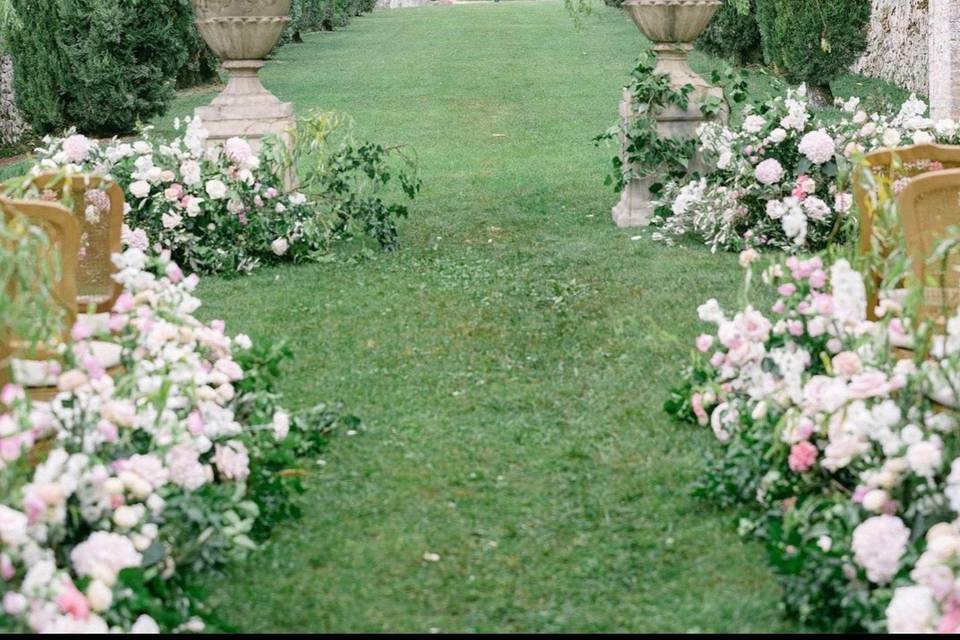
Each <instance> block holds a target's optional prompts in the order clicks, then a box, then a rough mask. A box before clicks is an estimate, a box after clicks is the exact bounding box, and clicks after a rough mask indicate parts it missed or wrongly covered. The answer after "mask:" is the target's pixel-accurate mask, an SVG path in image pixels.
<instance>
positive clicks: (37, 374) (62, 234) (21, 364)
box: [0, 198, 80, 400]
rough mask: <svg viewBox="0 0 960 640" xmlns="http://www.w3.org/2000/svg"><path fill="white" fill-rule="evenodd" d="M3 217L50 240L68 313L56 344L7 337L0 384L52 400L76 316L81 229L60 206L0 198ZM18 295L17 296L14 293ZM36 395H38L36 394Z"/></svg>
mask: <svg viewBox="0 0 960 640" xmlns="http://www.w3.org/2000/svg"><path fill="white" fill-rule="evenodd" d="M0 213H2V214H3V215H4V216H5V217H6V219H7V220H15V219H16V218H17V216H22V218H23V219H24V220H26V221H27V222H28V223H29V224H31V225H35V226H37V227H39V228H41V229H42V230H43V231H44V232H45V234H46V235H47V237H48V238H49V240H50V247H51V252H50V256H49V259H50V260H58V261H59V265H58V269H56V270H55V272H56V273H57V275H58V279H57V280H56V281H55V282H53V283H51V284H52V297H53V299H54V301H55V303H56V304H57V305H58V306H60V307H61V308H62V309H63V310H64V311H65V312H66V318H65V322H64V326H63V330H62V335H61V336H59V338H58V339H56V340H54V341H53V344H38V345H31V344H28V343H27V342H26V341H24V340H23V339H22V338H21V337H18V336H10V335H7V336H6V337H5V338H4V339H3V340H2V342H3V344H2V346H0V352H2V353H3V355H4V356H5V359H6V362H3V363H2V365H0V382H2V383H6V382H11V381H13V382H17V383H18V384H22V385H23V386H25V387H29V388H31V397H33V398H36V399H40V400H43V399H49V398H50V397H52V396H53V395H55V394H56V376H55V375H54V374H53V372H54V371H56V368H55V367H53V366H52V363H53V362H55V361H56V358H59V354H57V353H56V347H57V344H59V343H62V342H65V341H67V340H69V338H70V329H71V327H72V325H73V322H74V321H75V319H76V315H77V306H76V305H77V302H76V300H77V285H76V264H77V255H78V254H79V250H80V227H79V224H78V223H77V220H76V219H75V218H74V216H73V214H71V213H70V211H68V210H67V209H66V208H64V207H62V206H60V205H59V204H55V203H51V202H40V201H34V200H7V199H5V198H0ZM11 293H12V294H13V295H16V292H15V291H13V292H11ZM34 392H35V393H34Z"/></svg>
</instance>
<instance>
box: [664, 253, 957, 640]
mask: <svg viewBox="0 0 960 640" xmlns="http://www.w3.org/2000/svg"><path fill="white" fill-rule="evenodd" d="M892 259H893V260H895V261H896V260H898V258H896V257H894V258H892ZM756 260H757V253H756V251H755V250H753V249H748V250H745V251H744V252H743V253H742V254H741V264H742V265H743V266H744V267H745V268H746V272H747V289H745V292H746V291H749V283H750V280H751V278H752V273H753V270H754V268H755V261H756ZM763 282H764V284H765V285H766V286H767V287H769V288H770V289H772V290H773V291H774V292H775V293H776V298H775V301H774V302H773V304H772V306H771V307H770V309H769V310H768V311H762V310H761V309H759V308H755V307H754V306H752V305H751V304H749V303H748V302H747V298H749V297H750V296H749V293H745V294H744V298H745V299H744V301H742V303H741V305H740V306H739V310H738V311H736V312H735V313H727V312H725V311H724V310H723V309H722V308H721V307H720V305H719V304H718V303H717V301H716V300H710V301H708V302H707V303H706V304H704V305H702V306H701V307H700V308H699V315H700V319H701V320H702V321H704V322H707V323H711V324H713V325H715V331H712V332H710V333H704V334H703V335H701V336H700V337H699V338H697V340H696V350H695V354H696V355H695V359H694V364H693V366H692V368H691V369H690V370H689V371H688V374H687V375H686V376H685V380H684V383H683V384H682V385H681V386H680V387H679V388H677V389H676V390H675V391H674V393H673V396H672V398H671V399H670V400H669V401H668V402H667V410H668V411H670V412H671V413H673V414H674V415H676V416H678V417H681V418H683V419H687V420H690V421H693V422H696V423H699V424H701V425H703V426H706V427H709V428H711V429H712V430H713V432H714V433H715V434H716V437H717V439H718V440H719V441H720V442H721V443H722V446H721V448H720V451H719V453H716V454H714V455H712V456H711V460H710V463H709V465H708V470H707V472H706V473H705V474H704V476H703V478H702V479H701V480H700V481H699V482H698V484H697V487H696V489H695V491H696V492H697V493H698V494H699V495H701V496H703V497H705V498H708V499H710V500H713V501H715V502H717V503H719V504H722V505H728V506H729V505H741V506H742V507H745V508H746V511H745V513H744V514H743V516H742V518H741V521H740V530H741V533H742V534H744V535H746V536H752V537H755V538H758V539H760V540H763V541H764V542H765V543H766V544H767V546H768V548H769V551H770V557H771V559H772V562H773V564H774V566H775V568H776V569H777V571H778V573H779V574H780V576H781V577H782V581H783V587H784V604H785V606H786V609H787V611H788V612H789V613H791V614H792V615H794V616H796V617H798V618H800V619H801V620H802V621H803V622H804V623H806V624H808V625H811V626H813V627H817V628H821V629H825V630H833V631H839V630H869V631H881V630H884V629H886V630H889V631H893V632H903V631H917V632H920V631H942V632H955V631H960V586H958V585H960V582H958V581H957V578H958V577H960V574H958V573H957V572H958V571H960V529H958V522H960V521H958V520H957V516H958V514H960V437H958V425H960V420H958V417H960V416H958V414H957V411H956V410H955V407H957V406H958V402H957V398H958V397H960V396H958V394H957V390H958V389H960V315H957V316H956V317H954V318H952V319H951V320H950V321H949V323H948V325H947V334H946V336H945V339H944V340H933V339H932V337H931V334H930V332H929V326H928V325H923V324H921V323H912V322H911V321H910V317H912V316H911V314H910V313H909V312H908V311H906V309H905V306H906V307H909V303H907V302H903V303H901V302H895V301H893V300H892V299H890V298H889V297H887V296H883V295H881V297H880V302H879V305H878V308H877V315H878V316H879V317H880V318H881V319H880V320H878V321H868V320H867V319H866V317H867V315H866V311H867V295H866V286H865V283H864V279H863V278H862V277H861V274H860V272H859V271H858V270H857V269H855V268H854V266H852V265H851V262H849V261H848V260H847V259H842V258H834V259H830V258H825V257H820V256H814V257H810V258H800V257H796V256H793V257H788V258H786V260H785V261H783V260H781V261H777V262H775V263H774V264H773V265H772V266H770V267H769V268H767V269H765V270H764V271H763ZM894 344H899V345H903V344H912V345H914V346H915V347H916V348H917V351H916V356H915V357H912V358H911V357H909V356H904V355H901V356H899V357H898V356H897V355H896V351H895V350H894V349H893V348H892V345H894ZM924 345H926V346H924ZM931 345H936V346H931ZM928 353H929V354H935V357H931V358H929V359H928V358H926V357H925V356H927V355H928ZM905 358H906V359H905ZM934 399H936V400H937V401H938V402H934Z"/></svg>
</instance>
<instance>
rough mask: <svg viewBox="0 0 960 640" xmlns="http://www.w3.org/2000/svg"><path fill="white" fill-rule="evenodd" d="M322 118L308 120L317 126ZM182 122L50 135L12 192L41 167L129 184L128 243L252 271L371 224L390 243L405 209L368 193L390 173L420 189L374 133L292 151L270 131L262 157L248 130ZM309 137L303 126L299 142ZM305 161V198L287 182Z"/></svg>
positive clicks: (314, 254) (197, 263)
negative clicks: (135, 134) (127, 136)
mask: <svg viewBox="0 0 960 640" xmlns="http://www.w3.org/2000/svg"><path fill="white" fill-rule="evenodd" d="M314 120H315V116H311V117H310V118H307V119H305V120H304V121H303V122H301V123H300V126H301V127H302V128H303V129H304V131H305V132H307V133H310V134H316V129H317V127H316V123H315V122H314ZM336 124H337V125H338V126H340V125H341V124H342V123H341V122H340V121H339V120H337V122H336ZM175 128H176V130H177V131H178V132H179V131H180V130H181V129H182V130H183V133H182V135H181V136H180V137H178V138H176V139H174V140H172V141H163V140H154V139H153V138H152V137H151V135H150V130H149V128H148V129H146V130H145V131H144V132H143V137H142V138H141V139H139V140H136V141H134V142H123V141H120V140H116V139H114V140H112V141H110V142H108V143H105V144H101V143H99V142H96V141H94V140H91V139H89V138H87V137H86V136H83V135H80V134H76V133H72V134H69V135H67V136H66V137H64V138H51V137H46V138H44V139H43V143H44V146H43V147H41V148H38V149H37V150H36V154H37V164H36V165H35V166H34V167H33V168H32V169H31V170H30V175H28V176H26V178H15V179H12V180H10V181H8V184H7V190H8V191H9V192H14V193H19V194H23V193H25V192H28V191H29V188H30V185H29V179H31V178H32V177H34V176H36V175H39V174H41V173H44V172H65V173H68V174H69V173H86V174H93V175H99V176H104V177H107V178H109V179H111V180H113V181H115V182H116V183H117V184H119V185H120V186H121V187H122V188H123V191H124V194H125V197H126V202H127V205H128V207H127V212H126V215H125V222H126V225H127V228H126V229H125V231H124V238H125V241H126V242H127V243H129V244H130V245H131V246H134V247H137V248H139V249H140V250H142V251H146V250H147V249H148V248H151V247H152V248H156V249H161V250H167V251H170V253H171V256H172V258H173V259H174V260H175V261H176V262H177V263H178V264H181V265H183V267H184V268H186V269H189V270H190V271H191V272H195V273H236V272H240V273H248V272H250V271H252V270H254V269H255V268H257V267H258V266H261V265H269V264H275V263H279V262H289V261H292V262H301V261H309V260H316V259H318V258H320V257H321V256H323V255H324V254H326V253H328V252H329V249H330V246H331V244H332V243H333V242H334V241H335V240H337V239H342V238H345V237H352V236H356V235H362V234H364V233H366V234H367V235H370V236H372V237H374V238H375V239H376V240H377V241H378V242H379V243H380V244H381V245H382V246H385V247H386V248H393V247H394V246H395V244H396V224H395V220H396V219H397V218H400V217H406V216H407V214H408V211H407V209H406V207H405V206H404V205H402V204H391V205H386V204H384V203H383V201H382V200H381V199H380V198H379V197H374V196H371V195H369V194H370V193H371V192H377V191H378V190H379V189H382V188H383V187H384V186H385V185H387V184H388V183H389V182H390V181H391V178H392V177H394V176H395V177H396V179H397V180H399V181H401V182H402V183H403V191H404V193H405V194H406V195H407V196H409V198H411V199H412V198H413V197H415V195H416V193H417V192H418V191H419V188H420V183H419V180H418V179H415V178H413V177H411V176H410V175H409V174H408V172H406V171H404V170H393V168H392V167H391V166H390V165H389V163H388V160H387V158H386V156H388V155H389V154H390V152H391V151H392V149H390V150H387V149H385V148H383V147H380V146H378V145H372V144H370V143H365V144H359V143H354V142H353V141H352V139H347V140H344V141H341V144H340V145H339V146H336V147H334V146H333V145H332V144H331V145H324V144H314V145H313V146H309V145H307V144H304V145H299V146H298V147H297V149H296V150H297V151H298V154H297V155H296V156H292V154H291V153H290V152H289V151H287V150H286V147H285V146H284V145H283V144H282V143H280V142H278V141H275V140H267V141H266V142H265V147H264V150H263V152H262V153H261V154H259V155H258V154H257V153H255V152H254V151H253V149H252V148H251V146H250V145H249V144H248V143H247V142H246V141H245V140H243V139H241V138H231V139H229V140H227V141H226V143H225V144H224V145H223V146H222V147H220V146H209V145H207V139H208V132H207V131H206V129H204V127H203V124H202V122H201V121H200V120H199V119H196V118H195V119H189V118H188V119H186V120H185V121H184V122H183V123H181V122H180V121H179V120H178V121H176V123H175ZM331 133H332V131H331V130H327V129H324V130H322V131H321V134H322V135H323V136H325V137H330V136H331ZM305 137H308V136H307V135H306V134H305V133H304V132H301V131H300V130H299V129H298V130H297V132H295V138H296V139H297V140H302V139H303V138H305ZM307 142H309V140H308V141H307ZM307 147H308V148H307ZM281 148H283V149H284V151H283V152H281V151H280V149H281ZM301 161H302V162H301ZM308 161H309V162H308ZM299 165H307V166H310V167H312V172H311V173H310V176H309V177H310V178H311V179H310V180H308V181H307V183H308V186H309V187H310V188H311V192H310V197H309V198H308V196H307V195H306V194H305V193H303V192H301V191H298V190H289V189H287V186H286V185H287V184H289V183H290V182H292V177H293V176H294V175H295V171H296V168H297V167H298V166H299ZM318 167H319V169H318ZM318 173H319V175H320V177H321V178H323V179H322V180H321V179H319V178H318V177H317V175H315V174H318ZM318 184H319V185H320V186H319V188H317V185H318ZM41 195H42V194H41ZM371 217H375V218H377V224H376V225H373V224H370V223H369V219H370V218H371ZM354 218H357V219H359V220H361V221H362V223H364V224H365V226H363V225H358V226H361V228H360V230H359V233H355V232H354V229H352V228H351V226H350V222H351V221H352V220H353V219H354Z"/></svg>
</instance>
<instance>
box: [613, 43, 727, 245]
mask: <svg viewBox="0 0 960 640" xmlns="http://www.w3.org/2000/svg"><path fill="white" fill-rule="evenodd" d="M654 48H655V49H657V52H658V63H657V71H658V72H659V73H667V74H669V75H670V77H671V84H672V85H673V86H675V87H680V86H683V85H686V84H690V85H693V87H694V90H693V92H692V93H691V94H690V104H689V107H688V108H687V109H686V110H683V109H680V108H678V107H675V106H672V107H669V108H667V109H664V110H663V111H662V112H660V113H659V114H657V133H658V134H659V135H660V136H661V137H664V138H667V137H669V138H678V139H690V138H694V137H696V135H697V129H698V128H699V127H700V125H701V124H703V122H704V121H705V120H706V119H705V118H704V116H703V113H701V111H700V105H701V104H703V103H704V101H706V100H707V99H708V98H711V97H718V98H723V90H722V89H720V88H718V87H712V86H710V85H709V84H707V83H706V82H705V81H704V80H703V78H701V77H700V76H699V75H697V74H696V73H695V72H694V71H693V70H692V69H690V66H689V65H688V64H687V60H686V55H687V52H688V51H689V45H676V44H671V45H655V46H654ZM634 117H635V116H634V114H633V103H632V99H631V95H630V92H629V91H628V90H626V89H624V91H623V99H622V100H621V101H620V121H621V123H622V125H623V126H626V125H628V124H629V122H630V121H631V120H632V119H633V118H634ZM719 117H720V118H725V117H726V114H725V113H721V114H720V115H719ZM621 142H622V141H621ZM688 170H689V172H690V173H693V172H694V171H702V170H703V167H702V160H701V158H700V154H699V153H696V154H694V157H693V158H692V159H691V161H690V165H689V169H688ZM660 179H661V176H660V175H659V174H653V175H649V176H642V177H638V178H634V179H633V180H631V181H630V183H629V184H627V186H626V187H624V189H623V192H622V193H621V194H620V202H618V203H617V206H616V207H614V208H613V220H614V222H615V223H616V224H617V226H618V227H642V226H646V225H648V224H650V218H651V215H652V214H653V204H652V202H651V199H652V198H651V194H650V187H651V186H652V185H653V184H654V183H655V182H657V181H658V180H660Z"/></svg>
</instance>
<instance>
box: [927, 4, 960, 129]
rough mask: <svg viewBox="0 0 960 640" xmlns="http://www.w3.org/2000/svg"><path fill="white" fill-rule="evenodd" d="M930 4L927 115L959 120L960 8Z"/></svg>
mask: <svg viewBox="0 0 960 640" xmlns="http://www.w3.org/2000/svg"><path fill="white" fill-rule="evenodd" d="M929 2H930V43H929V48H930V57H929V59H930V115H931V116H932V117H934V118H954V119H956V118H958V117H960V33H958V30H960V4H958V3H957V1H956V0H929Z"/></svg>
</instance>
